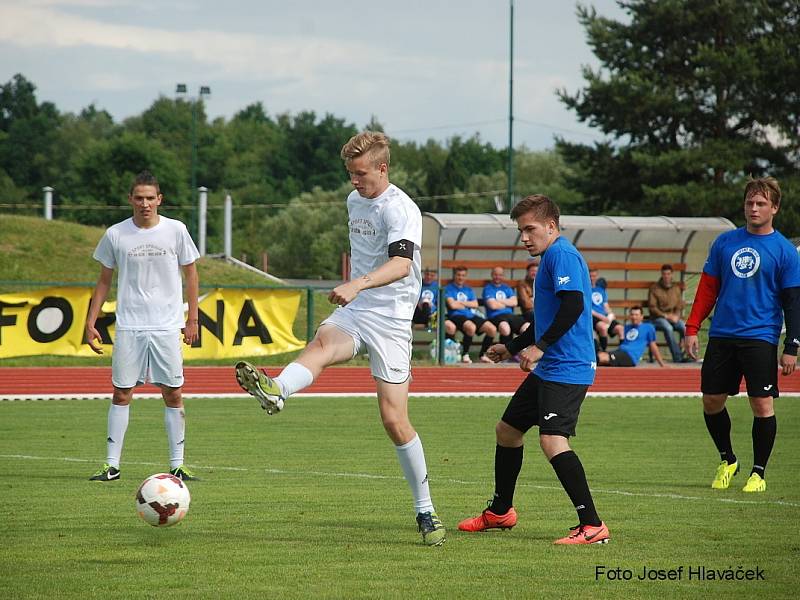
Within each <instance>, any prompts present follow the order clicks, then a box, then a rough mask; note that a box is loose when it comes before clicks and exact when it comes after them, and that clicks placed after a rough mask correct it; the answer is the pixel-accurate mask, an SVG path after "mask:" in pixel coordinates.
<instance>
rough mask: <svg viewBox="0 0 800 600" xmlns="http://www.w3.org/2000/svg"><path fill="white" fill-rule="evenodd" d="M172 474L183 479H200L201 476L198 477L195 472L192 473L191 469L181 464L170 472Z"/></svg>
mask: <svg viewBox="0 0 800 600" xmlns="http://www.w3.org/2000/svg"><path fill="white" fill-rule="evenodd" d="M169 474H170V475H174V476H175V477H177V478H178V479H180V480H181V481H200V478H199V477H197V476H196V475H195V474H194V473H192V472H191V471H190V470H189V469H187V468H186V467H184V466H183V465H181V466H180V467H177V468H176V469H172V470H171V471H170V472H169Z"/></svg>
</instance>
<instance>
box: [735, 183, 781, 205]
mask: <svg viewBox="0 0 800 600" xmlns="http://www.w3.org/2000/svg"><path fill="white" fill-rule="evenodd" d="M756 194H761V195H762V196H764V198H766V199H767V200H769V201H770V202H771V203H772V206H775V207H777V208H780V207H781V186H779V185H778V180H777V179H775V178H774V177H759V178H758V179H750V181H748V182H747V185H746V186H745V187H744V199H745V201H747V199H748V198H751V197H752V196H755V195H756Z"/></svg>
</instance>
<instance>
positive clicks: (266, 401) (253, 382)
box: [236, 360, 284, 415]
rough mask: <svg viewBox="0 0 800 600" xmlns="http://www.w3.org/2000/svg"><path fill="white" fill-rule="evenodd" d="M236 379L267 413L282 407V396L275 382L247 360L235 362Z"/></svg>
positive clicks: (278, 410)
mask: <svg viewBox="0 0 800 600" xmlns="http://www.w3.org/2000/svg"><path fill="white" fill-rule="evenodd" d="M236 381H237V382H238V383H239V385H240V386H241V388H242V389H243V390H244V391H245V392H247V393H248V394H250V395H251V396H253V397H254V398H255V399H256V400H258V402H259V403H260V404H261V408H263V409H264V410H265V411H267V414H268V415H271V414H273V413H276V412H280V411H281V410H282V409H283V400H284V398H283V397H282V395H281V388H280V386H278V384H277V382H276V381H275V380H274V379H272V378H271V377H269V376H268V375H267V374H266V373H264V372H263V371H260V370H259V369H257V368H256V367H254V366H253V365H251V364H250V363H249V362H247V361H244V360H242V361H239V362H238V363H236Z"/></svg>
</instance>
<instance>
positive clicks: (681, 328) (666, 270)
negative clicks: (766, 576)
mask: <svg viewBox="0 0 800 600" xmlns="http://www.w3.org/2000/svg"><path fill="white" fill-rule="evenodd" d="M647 305H648V307H649V308H650V322H651V323H652V324H653V325H654V326H655V328H656V330H657V331H663V332H664V338H665V339H666V340H667V346H669V351H670V354H672V360H673V361H675V362H684V360H691V359H688V358H687V359H684V357H683V351H682V350H681V348H682V347H683V341H684V338H685V337H686V324H685V323H684V321H683V319H681V312H682V311H683V307H684V301H683V292H682V291H681V287H680V286H679V285H678V284H676V283H673V281H672V265H662V266H661V277H660V278H659V280H658V281H656V282H655V283H654V284H652V285H651V286H650V291H649V292H648V294H647ZM676 331H677V332H678V336H679V337H680V345H679V344H678V342H676V341H675V332H676Z"/></svg>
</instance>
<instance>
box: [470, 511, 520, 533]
mask: <svg viewBox="0 0 800 600" xmlns="http://www.w3.org/2000/svg"><path fill="white" fill-rule="evenodd" d="M516 524H517V511H515V510H514V508H513V507H511V508H509V509H508V512H507V513H506V514H504V515H496V514H494V513H493V512H492V511H491V510H489V509H488V508H487V509H486V510H484V511H483V512H482V513H481V514H479V515H478V516H477V517H472V518H471V519H464V520H463V521H461V523H459V524H458V528H459V529H460V530H461V531H486V530H487V529H511V528H512V527H513V526H514V525H516Z"/></svg>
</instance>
